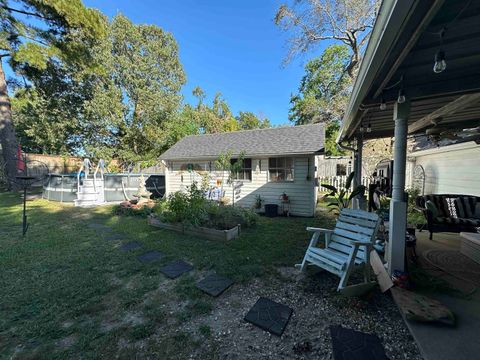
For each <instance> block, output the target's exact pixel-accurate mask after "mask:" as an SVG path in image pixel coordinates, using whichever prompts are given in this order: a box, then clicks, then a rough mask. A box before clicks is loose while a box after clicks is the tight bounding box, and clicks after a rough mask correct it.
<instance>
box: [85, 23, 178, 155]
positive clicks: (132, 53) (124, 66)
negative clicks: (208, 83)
mask: <svg viewBox="0 0 480 360" xmlns="http://www.w3.org/2000/svg"><path fill="white" fill-rule="evenodd" d="M98 56H99V58H100V59H102V63H103V64H104V66H105V69H106V73H107V75H106V76H104V77H102V78H101V79H100V81H98V82H97V83H96V86H95V88H94V97H93V99H92V100H91V101H89V102H88V104H87V106H88V110H89V115H90V116H89V120H90V121H89V128H88V129H87V131H86V133H89V134H91V135H93V136H91V137H88V138H86V140H87V141H88V140H89V141H88V143H87V150H88V151H89V152H91V153H105V152H106V153H109V152H112V150H113V153H112V156H114V157H116V158H119V159H122V160H123V161H126V162H136V161H140V160H149V159H156V158H157V157H158V156H159V155H160V154H161V152H162V150H163V149H164V148H165V144H166V142H167V139H166V136H165V129H166V128H168V125H167V123H168V122H169V121H171V118H172V117H175V115H176V112H177V110H178V108H179V106H180V101H181V96H180V93H179V91H180V88H181V87H182V85H183V84H184V83H185V74H184V72H183V68H182V65H181V64H180V61H179V56H178V46H177V43H176V41H175V39H174V38H173V36H172V35H171V34H170V33H167V32H165V31H163V30H162V29H160V28H159V27H157V26H153V25H135V24H133V23H132V22H131V21H130V20H129V19H128V18H126V17H125V16H123V15H121V14H120V15H117V16H115V17H114V18H113V20H112V23H111V25H110V29H109V36H108V38H107V41H106V42H105V43H104V44H102V46H101V48H99V52H98ZM102 135H103V136H102Z"/></svg>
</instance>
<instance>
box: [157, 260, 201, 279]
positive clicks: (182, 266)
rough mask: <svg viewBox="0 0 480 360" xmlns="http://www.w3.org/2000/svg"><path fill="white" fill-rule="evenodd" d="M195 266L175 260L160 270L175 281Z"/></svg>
mask: <svg viewBox="0 0 480 360" xmlns="http://www.w3.org/2000/svg"><path fill="white" fill-rule="evenodd" d="M192 269H193V266H192V265H190V264H188V263H186V262H185V261H182V260H175V261H172V262H170V263H168V264H167V265H165V266H164V267H162V268H161V269H160V272H161V273H163V274H164V275H165V276H167V277H169V278H170V279H175V278H177V277H179V276H180V275H182V274H183V273H186V272H189V271H190V270H192Z"/></svg>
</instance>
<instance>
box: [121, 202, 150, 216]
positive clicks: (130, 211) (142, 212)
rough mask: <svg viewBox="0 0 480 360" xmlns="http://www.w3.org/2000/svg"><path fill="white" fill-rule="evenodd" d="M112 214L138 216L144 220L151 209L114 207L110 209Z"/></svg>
mask: <svg viewBox="0 0 480 360" xmlns="http://www.w3.org/2000/svg"><path fill="white" fill-rule="evenodd" d="M112 213H113V215H123V216H140V217H144V218H146V217H148V216H149V215H150V214H151V213H152V209H151V208H149V207H148V206H144V207H142V208H141V209H134V208H125V207H122V206H120V205H115V206H114V207H113V209H112Z"/></svg>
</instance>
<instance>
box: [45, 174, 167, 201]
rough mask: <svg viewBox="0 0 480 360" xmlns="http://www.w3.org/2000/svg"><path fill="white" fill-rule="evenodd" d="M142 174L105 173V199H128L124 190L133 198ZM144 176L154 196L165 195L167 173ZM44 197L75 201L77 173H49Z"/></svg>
mask: <svg viewBox="0 0 480 360" xmlns="http://www.w3.org/2000/svg"><path fill="white" fill-rule="evenodd" d="M141 176H142V174H105V175H104V179H105V183H104V192H105V201H106V202H118V201H124V200H126V199H125V195H124V192H125V193H126V194H127V196H128V197H129V198H130V199H132V198H133V194H135V193H137V191H138V186H139V183H140V177H141ZM143 177H144V179H145V180H146V187H147V190H148V191H150V192H151V193H152V198H161V197H163V196H164V194H165V175H159V174H143ZM80 181H81V180H80ZM122 183H123V185H122ZM42 197H43V198H44V199H47V200H52V201H60V202H72V203H73V202H74V200H75V199H76V198H77V174H49V175H48V179H47V181H46V183H45V185H44V187H43V194H42Z"/></svg>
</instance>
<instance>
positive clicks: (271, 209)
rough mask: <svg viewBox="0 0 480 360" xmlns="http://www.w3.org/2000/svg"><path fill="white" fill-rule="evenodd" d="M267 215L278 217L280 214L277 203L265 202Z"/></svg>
mask: <svg viewBox="0 0 480 360" xmlns="http://www.w3.org/2000/svg"><path fill="white" fill-rule="evenodd" d="M265 216H268V217H276V216H278V205H277V204H265Z"/></svg>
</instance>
